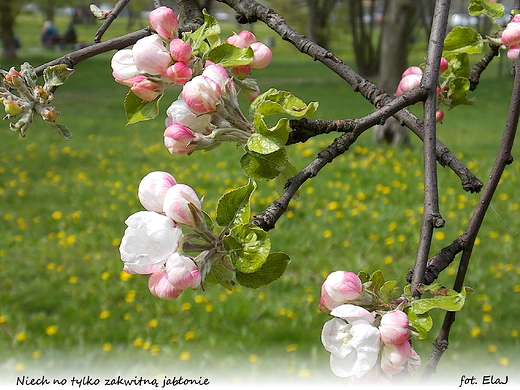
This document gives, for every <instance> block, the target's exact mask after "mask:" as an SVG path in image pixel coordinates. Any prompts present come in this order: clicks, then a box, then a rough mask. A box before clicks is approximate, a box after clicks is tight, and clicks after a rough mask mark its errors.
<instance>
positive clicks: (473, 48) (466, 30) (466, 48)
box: [443, 27, 484, 55]
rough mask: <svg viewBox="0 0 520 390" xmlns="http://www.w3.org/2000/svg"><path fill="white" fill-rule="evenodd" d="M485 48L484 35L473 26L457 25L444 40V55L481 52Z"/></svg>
mask: <svg viewBox="0 0 520 390" xmlns="http://www.w3.org/2000/svg"><path fill="white" fill-rule="evenodd" d="M482 50H484V42H483V40H482V36H481V35H480V34H479V33H478V32H476V31H475V30H473V29H472V28H471V27H455V28H454V29H453V30H451V31H450V33H449V34H448V36H447V37H446V39H445V40H444V51H443V55H446V54H449V53H468V54H474V53H480V52H482Z"/></svg>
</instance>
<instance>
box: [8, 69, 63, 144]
mask: <svg viewBox="0 0 520 390" xmlns="http://www.w3.org/2000/svg"><path fill="white" fill-rule="evenodd" d="M1 72H2V74H1V76H0V77H1V80H0V101H1V102H2V104H3V105H4V109H5V113H6V116H5V117H4V118H3V119H7V120H10V119H15V118H16V119H17V121H16V122H15V123H11V124H10V128H11V130H12V131H16V132H19V133H20V135H21V136H24V134H25V131H26V130H27V129H28V127H29V125H30V124H31V122H32V121H33V120H34V118H35V117H40V118H41V119H43V120H44V121H47V122H55V121H56V117H57V115H58V111H56V108H54V107H53V106H51V105H50V102H51V100H52V99H53V95H52V93H51V92H50V91H48V90H46V89H44V88H43V87H41V86H39V85H36V86H34V84H33V85H31V86H28V85H27V82H26V80H25V78H24V77H23V75H22V73H20V72H18V71H17V70H16V69H15V68H11V69H10V70H9V71H7V72H6V71H1ZM15 91H16V92H17V94H16V93H15Z"/></svg>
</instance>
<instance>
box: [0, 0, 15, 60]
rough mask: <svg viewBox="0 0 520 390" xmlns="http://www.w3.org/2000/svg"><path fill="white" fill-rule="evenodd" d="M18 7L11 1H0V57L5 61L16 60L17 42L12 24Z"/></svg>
mask: <svg viewBox="0 0 520 390" xmlns="http://www.w3.org/2000/svg"><path fill="white" fill-rule="evenodd" d="M18 7H19V6H18V5H15V4H14V2H13V1H7V0H2V1H0V35H1V36H2V48H3V52H2V57H3V58H4V59H5V60H16V59H17V56H16V49H17V41H16V36H15V35H14V22H15V19H16V14H17V13H18Z"/></svg>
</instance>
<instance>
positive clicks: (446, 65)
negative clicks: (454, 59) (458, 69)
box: [439, 57, 450, 73]
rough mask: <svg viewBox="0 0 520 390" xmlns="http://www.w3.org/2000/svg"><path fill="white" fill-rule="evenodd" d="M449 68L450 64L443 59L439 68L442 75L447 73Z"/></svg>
mask: <svg viewBox="0 0 520 390" xmlns="http://www.w3.org/2000/svg"><path fill="white" fill-rule="evenodd" d="M449 67H450V64H449V63H448V60H447V59H446V58H444V57H442V58H441V63H440V67H439V71H440V73H444V72H446V71H447V70H448V68H449Z"/></svg>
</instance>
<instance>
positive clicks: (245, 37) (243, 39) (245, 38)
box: [226, 30, 256, 49]
mask: <svg viewBox="0 0 520 390" xmlns="http://www.w3.org/2000/svg"><path fill="white" fill-rule="evenodd" d="M226 42H227V43H230V44H231V45H233V46H236V47H240V48H242V49H245V48H246V47H248V46H250V45H251V44H252V43H255V42H256V37H255V35H254V34H253V33H252V32H251V31H248V30H242V31H240V32H239V33H238V34H233V35H232V36H230V37H229V38H228V39H226Z"/></svg>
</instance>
